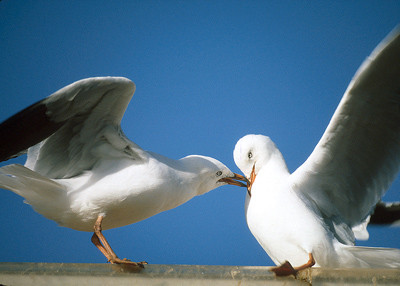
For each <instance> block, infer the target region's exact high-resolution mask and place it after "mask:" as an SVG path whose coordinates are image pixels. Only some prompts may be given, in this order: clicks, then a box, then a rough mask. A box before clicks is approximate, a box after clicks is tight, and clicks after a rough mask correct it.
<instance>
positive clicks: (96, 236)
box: [92, 216, 147, 268]
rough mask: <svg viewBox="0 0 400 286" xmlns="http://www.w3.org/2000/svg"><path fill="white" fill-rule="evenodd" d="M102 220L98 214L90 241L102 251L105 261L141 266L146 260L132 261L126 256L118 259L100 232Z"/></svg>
mask: <svg viewBox="0 0 400 286" xmlns="http://www.w3.org/2000/svg"><path fill="white" fill-rule="evenodd" d="M102 221H103V216H99V217H98V218H97V220H96V222H95V224H94V233H93V236H92V243H93V244H94V245H95V246H96V247H97V248H98V249H99V250H100V251H101V253H103V255H104V256H105V257H106V258H107V261H108V262H110V263H111V264H114V263H116V264H129V265H133V266H138V267H141V268H143V264H147V262H139V263H136V262H133V261H130V260H128V259H126V258H124V259H119V258H118V256H117V255H116V254H115V252H114V251H113V250H112V248H111V246H110V244H109V243H108V241H107V240H106V238H105V237H104V235H103V234H102V233H101V222H102Z"/></svg>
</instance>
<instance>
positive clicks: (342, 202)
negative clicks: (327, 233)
mask: <svg viewBox="0 0 400 286" xmlns="http://www.w3.org/2000/svg"><path fill="white" fill-rule="evenodd" d="M399 167H400V27H397V28H396V29H395V30H394V31H392V32H391V33H390V34H389V35H388V36H387V37H386V38H385V39H384V40H383V41H382V42H381V43H380V44H379V45H378V47H376V48H375V50H374V51H373V52H372V54H371V55H370V56H369V57H368V58H367V59H366V60H365V62H364V63H363V64H362V65H361V67H360V68H359V70H358V71H357V73H356V74H355V76H354V78H353V80H352V81H351V83H350V85H349V87H348V88H347V91H346V93H345V95H344V97H343V99H342V100H341V102H340V104H339V106H338V108H337V109H336V111H335V113H334V115H333V117H332V119H331V121H330V123H329V125H328V127H327V129H326V131H325V133H324V134H323V136H322V138H321V140H320V141H319V143H318V144H317V146H316V147H315V149H314V151H313V152H312V154H311V155H310V157H309V158H308V159H307V160H306V162H305V163H304V164H303V165H302V166H300V167H299V168H298V169H297V170H296V171H295V172H294V173H293V174H292V180H293V181H292V184H293V187H294V188H295V189H296V190H301V192H302V193H301V195H303V196H305V197H307V198H308V199H309V200H310V201H312V202H313V204H314V205H315V206H317V207H318V208H319V210H320V211H321V212H322V213H323V214H324V215H325V216H326V217H330V218H334V217H337V218H340V221H341V222H344V223H346V224H347V225H349V226H354V225H357V224H359V223H360V222H361V221H362V220H363V219H365V218H366V216H367V215H368V214H369V213H370V212H371V211H372V209H373V207H374V206H375V205H376V203H377V202H378V201H379V200H380V198H381V196H382V195H383V194H384V193H385V192H386V190H387V189H388V188H389V186H390V184H391V183H392V182H393V180H394V179H395V177H396V175H397V174H398V172H399ZM299 192H300V191H299Z"/></svg>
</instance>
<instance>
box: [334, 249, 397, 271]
mask: <svg viewBox="0 0 400 286" xmlns="http://www.w3.org/2000/svg"><path fill="white" fill-rule="evenodd" d="M342 250H343V252H342V258H343V261H342V262H341V263H340V264H341V265H342V266H344V267H355V268H358V267H361V268H400V249H396V248H383V247H362V246H349V245H346V246H345V247H344V248H343V249H342Z"/></svg>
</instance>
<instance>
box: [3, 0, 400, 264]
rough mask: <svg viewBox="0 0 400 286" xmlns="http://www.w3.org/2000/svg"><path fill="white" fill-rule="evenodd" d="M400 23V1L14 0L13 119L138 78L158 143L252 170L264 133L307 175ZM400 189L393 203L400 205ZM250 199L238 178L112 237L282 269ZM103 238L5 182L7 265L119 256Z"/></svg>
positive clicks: (190, 256) (128, 126)
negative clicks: (253, 145) (98, 84)
mask: <svg viewBox="0 0 400 286" xmlns="http://www.w3.org/2000/svg"><path fill="white" fill-rule="evenodd" d="M399 22H400V1H334V2H333V1H38V0H36V1H10V0H3V1H1V2H0V98H1V104H0V120H1V121H2V120H4V119H6V118H7V117H8V116H10V115H12V114H14V113H15V112H17V111H19V110H20V109H22V108H24V107H26V106H28V105H30V104H31V103H33V102H35V101H37V100H40V99H41V98H43V97H46V96H48V95H50V94H51V93H53V92H54V91H56V90H58V89H59V88H61V87H63V86H65V85H67V84H69V83H72V82H74V81H76V80H79V79H82V78H86V77H93V76H125V77H128V78H130V79H132V80H133V81H134V82H135V83H136V86H137V89H136V93H135V95H134V97H133V99H132V101H131V104H130V105H129V108H128V110H127V112H126V115H125V117H124V119H123V122H122V127H123V129H124V131H125V133H126V134H127V136H128V137H129V138H130V139H131V140H133V141H134V142H136V143H137V144H139V145H140V146H142V147H143V148H144V149H146V150H152V151H154V152H157V153H160V154H163V155H165V156H169V157H172V158H175V159H178V158H181V157H183V156H186V155H189V154H201V155H208V156H212V157H215V158H217V159H219V160H221V161H222V162H224V163H225V164H226V165H227V166H229V167H230V168H231V169H232V170H233V171H236V172H239V170H238V169H237V167H236V166H235V164H234V162H233V158H232V151H233V148H234V146H235V143H236V141H237V140H238V139H239V138H241V137H242V136H244V135H246V134H248V133H260V134H265V135H269V136H270V137H271V138H272V139H273V140H274V141H275V142H276V144H277V145H278V147H279V148H280V149H281V151H282V153H283V155H284V156H285V158H286V160H287V164H288V166H289V168H290V170H291V171H294V170H295V169H296V168H297V167H298V166H299V165H300V164H302V162H303V161H304V160H305V159H306V158H307V157H308V155H309V154H310V153H311V151H312V150H313V148H314V146H315V145H316V143H317V142H318V140H319V138H320V136H321V135H322V133H323V131H324V130H325V128H326V126H327V124H328V122H329V119H330V118H331V116H332V114H333V112H334V110H335V108H336V106H337V104H338V103H339V100H340V99H341V97H342V94H343V92H344V91H345V89H346V87H347V85H348V83H349V82H350V80H351V78H352V76H353V75H354V73H355V71H356V70H357V68H358V67H359V65H360V64H361V62H362V61H363V59H364V58H365V57H366V56H368V55H369V53H370V52H371V51H372V49H373V48H374V47H375V46H376V45H377V44H378V43H379V41H380V40H382V39H383V38H384V37H385V36H386V34H387V33H388V32H389V31H390V30H391V29H392V28H393V27H394V26H395V25H396V24H397V23H399ZM0 136H6V135H3V134H1V135H0ZM24 159H25V158H20V159H17V160H12V161H10V163H11V162H18V163H24ZM7 163H9V162H7ZM3 165H4V163H3ZM399 189H400V182H396V183H395V184H394V185H393V186H392V189H391V190H390V191H389V192H388V194H387V196H386V199H387V200H396V199H397V200H400V190H399ZM244 199H245V190H244V189H240V188H236V187H233V186H224V187H221V188H219V189H217V190H214V191H212V192H210V193H208V194H206V195H203V196H201V197H197V198H194V199H193V200H191V201H190V202H188V203H186V204H185V205H182V206H180V207H178V208H176V209H174V210H171V211H168V212H165V213H162V214H159V215H157V216H155V217H152V218H150V219H147V220H145V221H142V222H140V223H137V224H134V225H130V226H126V227H122V228H119V229H114V230H108V231H105V232H104V233H105V235H106V237H107V238H108V240H109V242H110V243H111V245H112V246H113V247H114V249H115V251H116V252H117V254H118V255H119V256H120V257H121V258H123V257H128V258H131V259H133V260H137V261H142V260H146V261H148V262H149V263H153V264H164V263H167V264H223V265H271V264H272V262H271V260H270V259H269V258H268V256H267V255H266V254H265V252H264V251H263V250H262V248H261V247H260V246H259V245H258V243H257V242H256V240H255V239H254V238H253V236H252V235H251V233H250V231H249V230H248V228H247V224H246V221H245V217H244ZM370 234H371V238H370V240H369V241H367V242H360V244H362V245H373V246H386V247H400V228H391V229H382V228H370ZM90 237H91V233H86V232H78V231H75V230H70V229H67V228H62V227H58V226H57V225H56V223H54V222H52V221H49V220H47V219H45V218H43V217H42V216H41V215H39V214H37V213H35V212H34V211H33V210H32V209H31V207H30V206H28V205H26V204H24V203H23V202H22V199H21V197H18V196H17V195H14V194H13V193H11V192H9V191H5V190H0V245H1V247H0V253H1V255H0V261H30V262H96V263H101V262H105V258H104V257H103V256H102V254H101V253H100V252H99V251H98V250H97V249H96V248H95V247H94V246H93V245H92V244H91V242H90Z"/></svg>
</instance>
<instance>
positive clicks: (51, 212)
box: [0, 77, 246, 267]
mask: <svg viewBox="0 0 400 286" xmlns="http://www.w3.org/2000/svg"><path fill="white" fill-rule="evenodd" d="M134 91H135V84H134V83H133V82H132V81H130V80H128V79H126V78H121V77H98V78H88V79H83V80H80V81H77V82H75V83H73V84H71V85H68V86H66V87H64V88H62V89H60V90H58V91H57V92H55V93H54V94H52V95H51V96H49V97H48V98H45V99H43V100H41V101H39V102H37V103H35V104H33V105H31V106H30V107H28V108H26V109H24V110H22V111H21V112H19V113H17V114H16V115H14V116H12V117H11V118H9V119H7V120H6V121H4V122H3V123H2V124H1V125H0V134H1V136H0V161H4V160H7V159H9V158H12V157H15V156H17V155H20V154H21V153H23V152H25V150H26V149H27V148H29V149H28V150H27V153H28V156H27V160H26V163H25V166H22V165H18V164H12V165H7V166H4V167H1V168H0V187H1V188H4V189H8V190H11V191H13V192H14V193H16V194H18V195H20V196H22V197H24V198H25V200H26V202H27V203H28V204H30V205H31V206H32V207H33V208H34V210H35V211H36V212H38V213H40V214H42V215H43V216H45V217H46V218H48V219H51V220H54V221H56V222H57V223H58V224H59V225H61V226H65V227H69V228H72V229H76V230H80V231H94V234H93V236H92V242H93V243H94V244H95V245H96V247H97V248H98V249H99V250H100V251H101V252H102V253H103V254H104V255H105V256H106V258H107V259H108V261H109V262H111V263H124V264H131V265H134V266H140V267H142V266H143V265H142V264H141V263H139V264H138V263H135V262H131V261H129V260H126V259H124V260H122V259H119V258H118V257H117V255H116V254H115V253H114V251H113V250H112V249H111V247H110V245H109V243H108V242H107V240H106V239H105V237H104V235H103V234H102V230H105V229H111V228H116V227H120V226H124V225H128V224H132V223H135V222H138V221H141V220H144V219H146V218H148V217H151V216H153V215H155V214H158V213H160V212H163V211H166V210H169V209H172V208H175V207H177V206H179V205H181V204H183V203H185V202H187V201H188V200H190V199H191V198H193V197H195V196H198V195H202V194H205V193H207V192H209V191H210V190H213V189H215V188H217V187H219V186H222V185H225V184H232V185H237V186H244V187H245V186H246V185H245V184H243V183H242V182H240V180H242V181H246V179H245V178H244V177H243V176H241V175H237V174H234V173H233V172H232V171H230V170H229V169H228V168H227V167H226V166H225V165H224V164H222V163H221V162H219V161H218V160H216V159H213V158H210V157H205V156H199V155H191V156H187V157H184V158H182V159H179V160H173V159H169V158H166V157H164V156H161V155H159V154H156V153H153V152H149V151H145V150H143V149H142V148H140V147H139V146H138V145H136V144H135V143H133V142H132V141H130V140H129V139H128V138H127V137H126V136H125V135H124V133H123V132H122V130H121V127H120V122H121V119H122V116H123V114H124V112H125V109H126V108H127V106H128V103H129V101H130V100H131V98H132V95H133V93H134Z"/></svg>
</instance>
